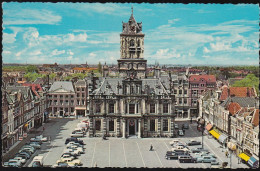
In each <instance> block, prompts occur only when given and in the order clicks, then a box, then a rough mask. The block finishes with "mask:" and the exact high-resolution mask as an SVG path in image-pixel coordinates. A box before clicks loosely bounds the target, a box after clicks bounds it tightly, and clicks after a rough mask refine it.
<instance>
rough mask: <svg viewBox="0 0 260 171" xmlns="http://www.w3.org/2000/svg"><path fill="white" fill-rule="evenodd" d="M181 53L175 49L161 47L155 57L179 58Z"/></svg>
mask: <svg viewBox="0 0 260 171" xmlns="http://www.w3.org/2000/svg"><path fill="white" fill-rule="evenodd" d="M179 57H181V54H179V53H176V50H175V49H169V48H167V49H159V50H157V51H156V53H155V55H154V58H156V59H169V58H179Z"/></svg>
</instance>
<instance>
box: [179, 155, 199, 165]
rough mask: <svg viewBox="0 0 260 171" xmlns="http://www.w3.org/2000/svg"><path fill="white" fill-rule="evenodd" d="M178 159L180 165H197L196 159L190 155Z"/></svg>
mask: <svg viewBox="0 0 260 171" xmlns="http://www.w3.org/2000/svg"><path fill="white" fill-rule="evenodd" d="M178 159H179V162H180V163H196V159H195V158H193V157H192V156H190V155H180V156H179V157H178Z"/></svg>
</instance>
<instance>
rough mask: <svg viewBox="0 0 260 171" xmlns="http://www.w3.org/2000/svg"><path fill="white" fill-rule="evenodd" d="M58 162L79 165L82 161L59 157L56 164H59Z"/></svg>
mask: <svg viewBox="0 0 260 171" xmlns="http://www.w3.org/2000/svg"><path fill="white" fill-rule="evenodd" d="M60 162H66V163H68V165H69V166H81V165H82V163H81V161H80V160H79V159H70V158H66V159H60V160H57V162H56V163H57V164H59V163H60Z"/></svg>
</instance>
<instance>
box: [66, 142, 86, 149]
mask: <svg viewBox="0 0 260 171" xmlns="http://www.w3.org/2000/svg"><path fill="white" fill-rule="evenodd" d="M71 145H77V146H78V147H82V148H83V147H84V145H81V144H79V143H76V142H74V141H71V142H69V143H68V144H67V145H66V147H69V146H71Z"/></svg>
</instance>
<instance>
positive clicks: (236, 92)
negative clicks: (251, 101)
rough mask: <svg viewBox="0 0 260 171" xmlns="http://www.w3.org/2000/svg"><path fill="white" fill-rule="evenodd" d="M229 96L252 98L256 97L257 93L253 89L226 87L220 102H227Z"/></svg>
mask: <svg viewBox="0 0 260 171" xmlns="http://www.w3.org/2000/svg"><path fill="white" fill-rule="evenodd" d="M228 91H230V92H228ZM228 96H236V97H248V96H249V97H252V96H255V93H254V89H253V88H251V87H229V88H228V87H224V88H223V90H222V93H221V95H220V99H219V100H221V101H222V100H226V99H227V97H228Z"/></svg>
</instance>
